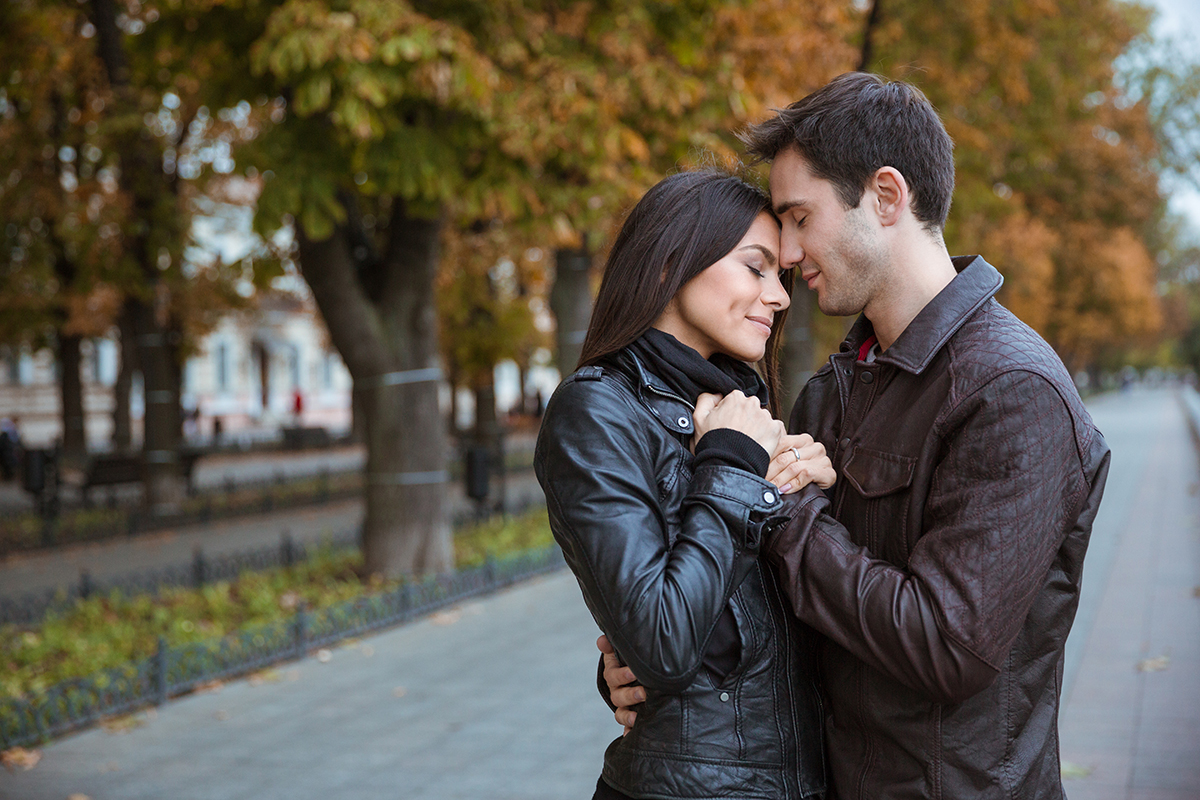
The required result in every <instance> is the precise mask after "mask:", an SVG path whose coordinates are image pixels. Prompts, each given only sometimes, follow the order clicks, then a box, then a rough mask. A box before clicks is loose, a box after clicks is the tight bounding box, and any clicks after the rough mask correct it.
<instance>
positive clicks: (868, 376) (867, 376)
mask: <svg viewBox="0 0 1200 800" xmlns="http://www.w3.org/2000/svg"><path fill="white" fill-rule="evenodd" d="M873 380H875V375H874V373H871V372H864V373H863V374H862V382H863V383H870V382H871V381H873Z"/></svg>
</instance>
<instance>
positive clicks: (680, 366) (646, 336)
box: [629, 328, 767, 405]
mask: <svg viewBox="0 0 1200 800" xmlns="http://www.w3.org/2000/svg"><path fill="white" fill-rule="evenodd" d="M629 350H630V352H632V353H633V354H634V355H635V356H637V358H638V360H639V361H641V362H642V365H643V366H644V367H646V369H648V370H650V371H651V372H653V373H654V374H655V375H657V376H658V377H659V378H661V379H662V381H663V383H665V384H666V385H667V388H668V389H670V390H671V391H673V392H675V393H676V394H678V395H679V396H680V397H682V398H683V399H684V400H687V401H688V402H689V403H691V404H692V405H695V404H696V399H697V398H698V397H700V395H701V394H703V393H705V392H709V393H713V394H719V395H727V394H729V393H730V392H732V391H734V390H738V389H740V390H741V391H742V392H743V393H744V394H745V395H746V396H747V397H757V398H758V399H759V401H760V402H761V403H762V404H763V405H766V404H767V385H766V384H765V383H763V380H762V378H761V377H759V375H758V373H757V372H755V371H754V368H753V367H751V366H750V365H749V364H747V363H745V362H744V361H738V360H737V359H736V358H733V357H732V356H727V355H725V354H724V353H714V354H713V356H712V358H710V359H708V360H705V359H704V358H702V357H701V356H700V354H699V353H697V352H696V351H695V350H693V349H692V348H690V347H688V346H687V345H685V344H683V343H682V342H680V341H679V340H678V339H676V338H675V337H674V336H672V335H671V334H669V333H664V332H663V331H660V330H658V329H657V328H651V329H650V330H648V331H646V332H645V333H643V334H642V335H641V336H640V337H639V338H638V339H637V340H636V341H635V342H634V343H633V344H631V345H629Z"/></svg>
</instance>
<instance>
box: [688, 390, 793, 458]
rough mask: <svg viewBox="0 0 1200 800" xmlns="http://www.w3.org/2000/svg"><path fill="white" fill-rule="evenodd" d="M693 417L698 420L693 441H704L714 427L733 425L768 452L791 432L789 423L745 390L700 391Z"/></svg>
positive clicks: (775, 447) (772, 451)
mask: <svg viewBox="0 0 1200 800" xmlns="http://www.w3.org/2000/svg"><path fill="white" fill-rule="evenodd" d="M692 419H693V420H694V421H695V423H696V435H695V438H694V439H693V442H698V441H700V440H701V439H702V438H704V434H706V433H708V432H709V431H711V430H716V429H717V428H732V429H733V430H735V431H741V432H742V433H744V434H746V435H747V436H749V437H750V438H751V439H753V440H754V441H756V442H758V444H759V445H760V446H761V447H762V449H763V450H766V451H767V452H768V453H774V452H775V450H776V449H777V448H778V446H779V440H780V439H782V438H783V437H784V436H785V435H786V434H787V426H786V425H784V424H783V423H782V422H780V421H779V420H777V419H775V418H774V417H772V416H771V412H770V411H767V410H766V409H765V408H763V407H762V404H761V403H759V402H758V398H757V397H747V396H746V395H745V394H743V393H742V392H741V391H733V392H730V393H729V394H727V395H725V396H724V397H722V396H721V395H719V394H702V395H700V397H699V398H698V399H697V400H696V410H695V411H693V412H692ZM693 448H694V445H693Z"/></svg>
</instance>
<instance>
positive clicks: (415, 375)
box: [297, 199, 454, 576]
mask: <svg viewBox="0 0 1200 800" xmlns="http://www.w3.org/2000/svg"><path fill="white" fill-rule="evenodd" d="M441 226H442V221H441V220H440V219H436V220H430V219H420V218H416V217H412V216H408V215H407V214H406V211H405V207H404V203H403V202H402V201H401V200H399V199H397V200H395V201H394V202H393V211H392V218H391V220H390V221H389V223H388V235H389V240H390V241H389V246H388V248H387V252H386V253H384V254H383V255H382V257H381V258H380V259H379V260H378V261H377V262H372V263H370V264H358V263H356V262H355V258H354V255H353V250H352V249H351V247H350V242H351V238H352V236H351V234H350V232H348V231H347V230H346V228H345V227H344V226H339V227H338V228H336V229H335V231H334V233H333V235H332V236H330V237H329V238H328V239H325V240H323V241H313V240H312V239H310V238H308V236H307V235H306V234H305V232H304V230H303V228H298V230H297V242H298V244H299V252H300V269H301V272H302V273H303V274H304V277H305V279H306V280H307V281H308V283H309V286H310V287H311V288H312V291H313V296H314V297H315V298H316V302H317V306H318V308H319V309H320V310H321V314H322V316H323V317H324V319H325V323H326V326H327V327H328V329H329V334H330V338H331V339H332V341H333V344H334V346H335V347H337V348H338V352H339V353H341V356H342V359H343V361H345V363H346V366H347V367H348V368H349V370H350V373H351V375H352V376H353V377H354V385H355V389H356V391H355V395H356V396H360V397H361V398H362V405H361V407H362V410H363V412H364V413H363V416H364V422H365V429H366V438H367V467H366V469H367V475H366V517H365V519H364V522H363V549H364V556H365V561H366V565H365V566H366V570H367V572H369V573H381V574H384V575H388V576H397V575H403V574H409V573H424V572H443V571H446V570H449V569H451V568H452V567H453V564H454V548H453V541H452V539H451V536H450V526H449V522H448V520H447V517H446V512H445V502H444V501H445V493H446V486H445V483H446V479H447V475H446V444H447V443H446V424H445V421H444V420H443V419H442V416H441V411H440V408H439V404H438V386H439V384H440V382H441V372H440V369H439V368H438V345H437V318H436V311H435V309H436V305H435V303H434V277H435V274H436V271H437V245H438V237H439V234H440V231H441Z"/></svg>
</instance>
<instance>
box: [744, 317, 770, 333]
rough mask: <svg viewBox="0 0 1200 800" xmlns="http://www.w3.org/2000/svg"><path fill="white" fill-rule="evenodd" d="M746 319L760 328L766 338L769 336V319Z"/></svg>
mask: <svg viewBox="0 0 1200 800" xmlns="http://www.w3.org/2000/svg"><path fill="white" fill-rule="evenodd" d="M746 319H748V320H750V321H751V322H753V323H754V324H755V325H757V326H758V327H759V328H761V329H762V331H763V333H765V334H766V335H767V336H770V335H771V321H770V320H769V319H767V318H765V317H746Z"/></svg>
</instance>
